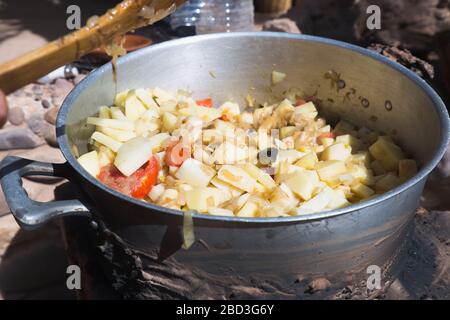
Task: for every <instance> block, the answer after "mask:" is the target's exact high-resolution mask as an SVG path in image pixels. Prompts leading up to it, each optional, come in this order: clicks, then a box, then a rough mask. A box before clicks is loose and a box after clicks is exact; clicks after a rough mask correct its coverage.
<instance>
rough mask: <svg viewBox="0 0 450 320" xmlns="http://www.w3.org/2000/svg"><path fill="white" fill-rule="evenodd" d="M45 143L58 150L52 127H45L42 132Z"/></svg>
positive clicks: (54, 130) (54, 131)
mask: <svg viewBox="0 0 450 320" xmlns="http://www.w3.org/2000/svg"><path fill="white" fill-rule="evenodd" d="M43 135H44V139H45V142H47V144H48V145H49V146H51V147H54V148H58V146H59V145H58V141H57V139H56V129H55V127H54V126H47V127H45V129H44V132H43Z"/></svg>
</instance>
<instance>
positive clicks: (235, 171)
mask: <svg viewBox="0 0 450 320" xmlns="http://www.w3.org/2000/svg"><path fill="white" fill-rule="evenodd" d="M217 176H218V177H219V179H220V180H222V181H225V182H227V183H229V184H231V185H232V186H235V187H236V188H238V189H241V190H244V191H247V192H249V193H252V192H254V191H256V188H257V187H256V179H254V178H252V176H250V175H249V174H248V173H247V172H246V171H245V170H244V169H241V168H239V167H235V166H232V165H223V166H222V167H221V168H220V169H219V172H217Z"/></svg>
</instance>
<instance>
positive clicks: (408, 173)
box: [398, 159, 417, 179]
mask: <svg viewBox="0 0 450 320" xmlns="http://www.w3.org/2000/svg"><path fill="white" fill-rule="evenodd" d="M416 173H417V163H416V161H415V160H411V159H405V160H400V161H399V162H398V175H399V176H400V178H405V179H409V178H411V177H413V176H414V175H415V174H416Z"/></svg>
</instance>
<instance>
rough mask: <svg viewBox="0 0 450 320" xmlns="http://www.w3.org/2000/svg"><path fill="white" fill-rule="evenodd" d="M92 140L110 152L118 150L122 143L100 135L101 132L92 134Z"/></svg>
mask: <svg viewBox="0 0 450 320" xmlns="http://www.w3.org/2000/svg"><path fill="white" fill-rule="evenodd" d="M91 138H92V140H94V141H97V142H100V143H101V144H103V145H105V146H107V147H108V148H110V149H111V150H112V151H114V152H117V151H118V150H119V148H120V147H121V146H122V143H121V142H119V141H117V140H115V139H113V138H111V137H109V136H107V135H105V134H103V133H101V132H98V131H96V132H94V133H93V134H92V136H91Z"/></svg>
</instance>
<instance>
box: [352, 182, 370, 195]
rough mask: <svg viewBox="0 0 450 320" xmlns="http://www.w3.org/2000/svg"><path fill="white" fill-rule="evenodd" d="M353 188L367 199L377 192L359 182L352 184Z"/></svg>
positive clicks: (357, 193)
mask: <svg viewBox="0 0 450 320" xmlns="http://www.w3.org/2000/svg"><path fill="white" fill-rule="evenodd" d="M351 190H352V191H353V192H354V193H355V194H356V195H357V196H358V197H360V198H362V199H367V198H369V197H371V196H372V195H373V194H374V193H375V191H373V190H372V189H371V188H369V187H368V186H366V185H364V184H362V183H359V182H358V183H356V184H354V185H352V186H351Z"/></svg>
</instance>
